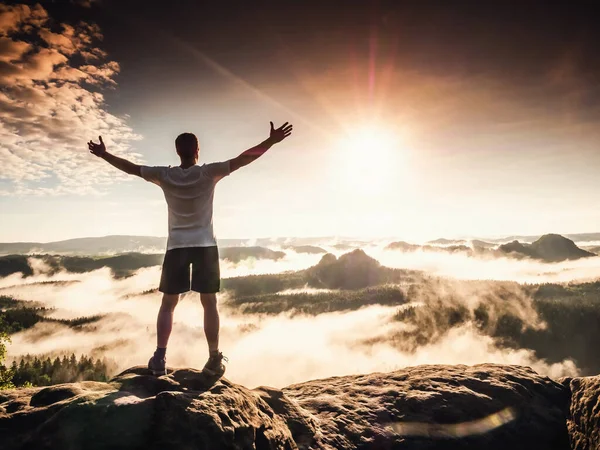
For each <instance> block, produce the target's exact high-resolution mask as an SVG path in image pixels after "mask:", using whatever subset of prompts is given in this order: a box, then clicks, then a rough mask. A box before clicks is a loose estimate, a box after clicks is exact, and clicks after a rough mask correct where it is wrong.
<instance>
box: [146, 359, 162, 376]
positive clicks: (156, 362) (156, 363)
mask: <svg viewBox="0 0 600 450" xmlns="http://www.w3.org/2000/svg"><path fill="white" fill-rule="evenodd" d="M148 369H150V370H151V371H152V375H157V376H160V375H166V374H167V360H166V359H158V358H157V357H156V356H153V357H152V358H150V361H148Z"/></svg>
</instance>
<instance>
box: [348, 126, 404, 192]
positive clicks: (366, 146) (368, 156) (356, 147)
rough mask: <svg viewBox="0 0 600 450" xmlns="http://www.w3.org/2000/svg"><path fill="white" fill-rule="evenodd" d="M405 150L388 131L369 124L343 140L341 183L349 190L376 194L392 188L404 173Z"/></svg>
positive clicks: (349, 132) (387, 128)
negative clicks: (396, 179) (394, 181)
mask: <svg viewBox="0 0 600 450" xmlns="http://www.w3.org/2000/svg"><path fill="white" fill-rule="evenodd" d="M405 157H406V148H405V146H404V145H403V143H402V139H401V138H400V136H399V135H398V134H396V133H394V132H393V131H392V130H391V129H390V128H389V127H385V126H382V125H378V124H367V125H361V126H358V127H356V128H355V129H352V130H349V131H348V132H347V133H346V134H345V136H344V137H343V138H342V139H341V141H340V144H339V152H338V156H337V160H338V161H339V166H340V167H339V175H340V177H339V178H340V180H339V181H341V182H342V183H343V184H344V185H345V186H346V187H347V188H349V189H350V190H356V191H357V192H362V193H364V194H368V195H371V194H376V193H379V192H382V191H384V190H386V189H389V188H390V187H391V184H392V182H393V180H394V178H395V177H394V176H395V175H400V174H401V173H402V172H403V171H404V165H403V163H404V162H405V161H404V160H405Z"/></svg>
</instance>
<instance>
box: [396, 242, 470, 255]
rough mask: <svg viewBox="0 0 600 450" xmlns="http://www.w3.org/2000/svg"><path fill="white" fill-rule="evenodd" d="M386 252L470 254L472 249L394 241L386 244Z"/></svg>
mask: <svg viewBox="0 0 600 450" xmlns="http://www.w3.org/2000/svg"><path fill="white" fill-rule="evenodd" d="M385 249H386V250H398V251H401V252H406V253H408V252H416V251H419V250H422V251H426V252H444V253H456V252H466V253H472V252H473V249H471V248H470V247H467V246H466V245H445V246H440V245H418V244H410V243H409V242H404V241H396V242H392V243H390V244H388V245H387V246H386V247H385Z"/></svg>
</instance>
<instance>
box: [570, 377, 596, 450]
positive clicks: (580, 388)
mask: <svg viewBox="0 0 600 450" xmlns="http://www.w3.org/2000/svg"><path fill="white" fill-rule="evenodd" d="M563 384H565V386H567V387H568V388H569V390H570V391H571V407H570V409H569V416H568V418H567V426H568V428H569V436H570V437H571V448H572V449H573V450H598V449H599V448H600V376H596V377H585V378H566V379H564V380H563Z"/></svg>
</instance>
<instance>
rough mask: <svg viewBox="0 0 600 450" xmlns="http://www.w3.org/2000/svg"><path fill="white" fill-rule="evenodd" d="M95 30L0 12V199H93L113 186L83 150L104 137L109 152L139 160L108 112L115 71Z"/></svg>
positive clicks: (40, 13) (124, 128)
mask: <svg viewBox="0 0 600 450" xmlns="http://www.w3.org/2000/svg"><path fill="white" fill-rule="evenodd" d="M101 40H102V33H101V31H100V28H99V27H98V26H97V25H95V24H88V23H84V22H80V23H77V24H57V23H55V22H54V21H53V20H52V19H51V18H50V17H49V16H48V13H47V11H46V10H45V9H44V8H43V7H42V6H41V5H39V4H38V5H35V6H33V7H29V6H27V5H14V6H8V5H0V165H1V166H2V171H1V172H0V179H4V180H7V181H8V182H9V186H10V187H9V189H7V190H5V191H0V194H4V195H8V194H18V195H48V194H54V195H56V194H64V193H77V194H81V195H84V194H89V193H98V192H99V189H101V187H102V186H106V185H108V184H110V183H112V182H113V181H114V173H111V174H110V176H107V175H106V174H105V173H103V172H102V171H98V170H97V168H98V166H97V164H98V161H97V160H96V159H95V158H92V157H90V155H89V153H88V152H87V147H86V142H87V141H88V140H90V139H93V138H96V137H97V136H98V135H100V134H101V135H103V137H104V140H105V142H107V144H108V145H109V146H110V149H111V152H114V153H116V154H121V155H128V157H129V158H131V159H134V160H136V159H139V155H137V154H135V153H132V152H131V149H130V143H131V141H133V140H135V139H139V136H138V135H136V134H135V133H134V132H133V130H132V129H131V128H130V127H129V126H128V125H127V123H126V120H125V118H122V117H117V116H115V115H113V114H111V113H109V112H108V111H107V109H106V104H105V102H104V96H103V95H102V93H101V92H100V90H101V89H104V88H114V87H115V86H116V82H115V80H114V78H115V76H116V75H117V74H118V73H119V70H120V67H119V64H118V63H117V62H116V61H110V60H109V61H107V60H106V58H107V54H106V52H104V51H103V50H102V49H100V48H99V47H98V46H97V44H98V43H99V42H100V41H101Z"/></svg>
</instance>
